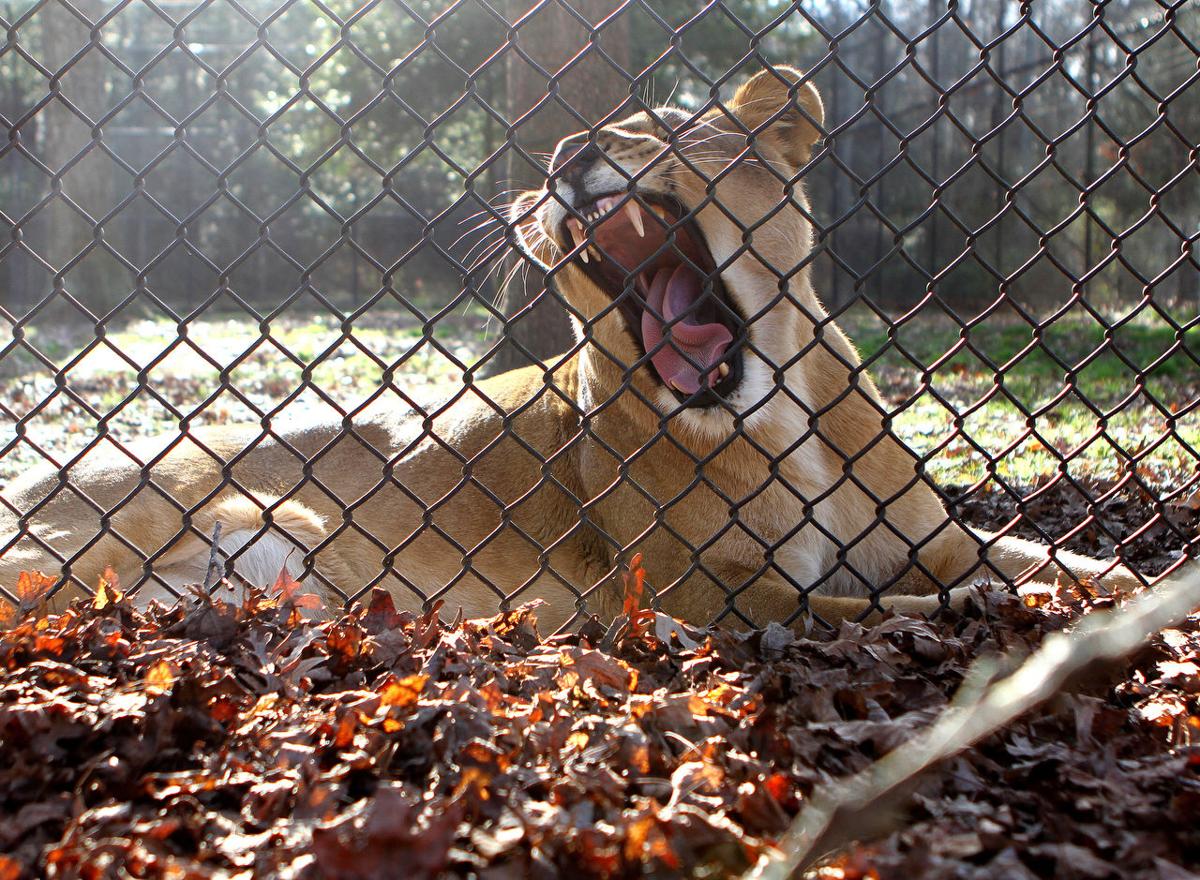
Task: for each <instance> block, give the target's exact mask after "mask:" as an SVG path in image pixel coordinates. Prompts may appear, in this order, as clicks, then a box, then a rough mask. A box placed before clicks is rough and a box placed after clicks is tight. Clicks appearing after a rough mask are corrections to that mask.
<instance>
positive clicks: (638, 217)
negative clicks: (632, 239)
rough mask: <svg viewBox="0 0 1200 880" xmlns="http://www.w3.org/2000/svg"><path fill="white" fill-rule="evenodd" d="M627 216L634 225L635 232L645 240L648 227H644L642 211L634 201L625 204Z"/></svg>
mask: <svg viewBox="0 0 1200 880" xmlns="http://www.w3.org/2000/svg"><path fill="white" fill-rule="evenodd" d="M625 215H626V216H627V217H628V218H629V222H630V223H632V224H633V228H634V230H636V231H637V234H638V238H645V237H646V227H645V226H643V225H642V209H641V208H639V207H638V206H637V203H636V202H635V201H634V200H633V199H630V200H629V201H627V202H626V203H625Z"/></svg>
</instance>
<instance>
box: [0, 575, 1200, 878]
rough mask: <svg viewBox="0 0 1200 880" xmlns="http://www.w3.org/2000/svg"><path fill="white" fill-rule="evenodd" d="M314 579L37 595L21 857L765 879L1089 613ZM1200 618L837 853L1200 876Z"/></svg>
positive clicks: (0, 641)
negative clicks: (814, 609)
mask: <svg viewBox="0 0 1200 880" xmlns="http://www.w3.org/2000/svg"><path fill="white" fill-rule="evenodd" d="M294 599H295V597H294V596H289V595H288V594H287V592H286V591H284V593H283V594H281V595H278V596H275V597H271V596H268V595H267V594H265V593H259V592H251V593H249V594H248V595H247V596H246V597H245V598H244V599H243V600H241V601H239V602H232V601H230V602H225V601H221V600H219V599H199V600H197V602H194V603H193V604H191V605H188V606H186V607H185V606H182V605H181V606H177V607H175V608H172V609H169V610H167V609H159V608H155V609H152V610H151V611H150V612H147V613H145V614H143V613H141V612H139V611H136V610H134V608H133V607H132V606H131V604H130V602H129V601H128V600H127V599H124V598H122V597H120V595H119V593H118V592H116V591H110V592H109V594H108V595H106V600H105V601H104V602H103V603H100V602H93V603H90V604H88V605H77V606H74V607H72V608H71V609H69V610H68V611H66V612H65V613H63V614H57V615H50V614H46V613H45V612H44V611H39V610H37V609H32V610H28V611H27V612H26V613H25V614H23V615H22V616H20V617H19V618H18V619H16V620H14V621H11V622H10V623H9V624H7V629H5V630H4V631H2V632H0V805H2V806H0V818H2V821H0V853H3V854H4V855H0V877H2V878H4V880H11V878H18V877H24V876H49V877H55V878H60V877H87V878H93V877H96V878H98V877H112V876H133V877H147V878H149V877H168V876H169V877H179V878H202V877H251V876H264V877H266V876H271V877H295V878H323V877H325V878H383V877H405V878H422V877H435V876H450V877H455V876H461V877H479V878H489V880H503V878H523V877H534V878H551V877H560V876H563V875H570V876H573V877H578V878H592V877H595V878H625V877H630V878H632V877H644V876H654V877H677V876H683V877H726V876H735V875H736V874H737V873H739V872H741V871H743V870H745V869H746V868H748V867H749V866H751V865H752V864H753V863H754V862H755V860H756V859H758V858H759V856H761V855H763V854H764V853H766V852H768V851H769V850H770V847H771V846H772V843H773V842H774V841H775V840H776V839H777V837H778V836H779V835H780V834H781V833H782V832H783V830H784V829H785V828H786V827H787V824H788V822H789V820H790V819H791V817H792V816H794V815H795V813H796V812H797V810H798V809H799V808H800V806H801V805H802V803H803V801H804V798H805V796H806V795H807V793H808V792H810V791H811V790H812V787H813V786H814V785H816V784H819V783H822V782H824V781H827V780H829V779H833V778H838V777H841V776H844V775H846V774H848V773H852V772H855V771H857V770H860V769H863V768H864V767H866V766H867V765H868V764H869V763H871V762H872V761H873V760H874V759H875V758H877V757H878V756H880V755H882V754H883V753H885V752H887V751H888V750H890V749H893V748H895V747H897V746H898V745H901V744H902V743H903V742H904V741H905V740H906V739H907V738H909V737H910V736H911V735H912V734H913V733H914V732H915V731H916V730H918V729H920V728H921V727H922V726H924V725H925V724H927V723H928V722H929V721H930V720H931V719H932V718H933V717H934V715H935V714H936V713H937V712H939V711H940V710H941V709H942V708H943V707H944V706H945V705H946V702H947V699H948V697H949V695H951V694H952V693H953V691H954V689H955V688H956V687H957V685H958V684H959V683H960V681H961V680H962V676H963V674H964V671H965V669H966V667H967V665H968V664H969V663H970V661H971V660H972V659H973V658H974V657H976V656H978V655H979V654H980V653H982V652H985V651H994V650H1012V649H1015V648H1021V647H1027V646H1030V645H1032V644H1034V643H1036V642H1037V640H1038V639H1039V638H1040V637H1041V635H1042V634H1043V633H1044V632H1045V631H1046V630H1048V629H1054V628H1059V627H1061V626H1064V625H1066V623H1067V622H1068V621H1069V620H1070V619H1071V617H1072V616H1073V615H1075V614H1077V613H1078V611H1079V608H1078V607H1077V606H1078V602H1077V601H1075V599H1074V598H1072V597H1066V598H1062V597H1060V598H1059V599H1056V600H1054V601H1050V602H1047V603H1045V604H1044V605H1043V606H1042V607H1030V606H1029V605H1028V604H1026V603H1024V602H1022V601H1020V600H1017V599H1015V598H1013V597H1009V596H1004V595H999V594H986V595H981V596H980V597H979V599H978V603H977V604H978V606H979V607H977V608H975V609H973V610H971V611H969V612H967V613H966V614H965V615H963V616H961V617H957V618H955V619H954V620H952V621H944V622H937V623H930V622H926V621H924V620H918V619H912V618H894V619H891V620H887V621H884V622H883V623H881V624H880V625H878V626H874V627H869V628H864V627H859V626H852V625H846V626H844V627H843V628H842V629H841V630H840V631H839V632H837V633H831V634H824V635H821V634H816V635H813V636H812V637H810V638H802V639H797V638H795V637H794V636H793V635H792V634H791V633H790V632H789V631H787V630H784V629H782V628H781V627H778V626H772V627H771V628H769V629H767V630H765V631H762V632H757V633H753V634H734V633H730V632H725V631H714V632H711V633H699V632H697V631H695V630H693V629H691V628H688V627H685V626H683V625H682V624H679V623H678V622H674V621H671V620H670V619H669V618H665V617H663V616H662V615H649V616H648V617H647V616H646V615H642V618H641V619H640V620H639V622H638V625H637V626H636V627H629V626H626V627H624V628H623V629H622V630H621V631H620V633H617V632H606V631H605V629H604V628H603V627H601V626H599V625H596V624H593V625H590V626H587V627H585V628H584V629H583V630H582V631H581V632H580V633H575V634H570V635H564V636H556V637H553V638H542V637H541V636H539V634H538V633H537V630H536V628H535V619H534V613H535V609H533V608H521V609H518V610H516V611H513V612H510V613H507V614H502V615H500V616H498V617H495V618H493V619H490V620H481V621H468V622H463V623H457V624H454V625H448V624H445V623H442V622H440V621H439V620H438V618H437V616H436V615H435V614H426V615H423V616H419V615H414V614H411V613H401V612H397V611H396V610H395V607H394V605H393V603H392V601H391V599H390V598H389V597H388V596H387V595H386V594H384V593H381V592H376V593H373V594H371V595H370V596H369V597H368V598H367V600H366V601H365V602H364V603H363V604H361V605H359V606H356V607H355V608H354V609H353V610H352V611H351V612H350V613H348V614H347V615H345V616H344V617H342V618H341V619H340V620H338V621H334V622H326V623H322V624H311V623H308V622H305V621H302V620H301V619H300V615H299V614H298V613H297V610H296V608H295V607H294V604H293V600H294ZM1198 633H1200V630H1198V629H1197V627H1196V626H1194V625H1193V624H1189V626H1188V627H1185V628H1181V629H1179V630H1175V631H1171V632H1168V633H1164V634H1162V635H1161V636H1160V637H1158V638H1157V639H1156V640H1155V641H1154V643H1153V644H1152V645H1150V646H1148V647H1147V649H1146V651H1145V652H1144V654H1143V656H1141V657H1139V658H1137V659H1136V661H1135V662H1134V663H1132V664H1131V665H1130V666H1129V667H1128V668H1122V669H1119V670H1115V671H1113V670H1106V674H1105V675H1106V677H1104V678H1103V679H1102V680H1097V681H1092V682H1085V683H1081V685H1080V688H1081V689H1080V690H1079V691H1078V692H1076V693H1073V694H1070V695H1067V696H1064V697H1063V698H1061V699H1060V700H1059V701H1058V702H1057V703H1056V704H1055V705H1053V706H1051V707H1049V708H1048V709H1046V710H1044V711H1042V712H1039V713H1038V714H1037V716H1036V717H1033V718H1030V719H1028V720H1026V721H1024V722H1022V723H1020V724H1018V725H1016V726H1014V727H1013V728H1012V729H1011V730H1009V731H1007V732H1005V733H1004V734H1003V735H1001V736H997V737H994V738H992V739H991V740H989V741H987V742H986V743H984V744H983V745H982V746H981V747H980V748H979V749H977V750H975V751H973V752H971V753H969V754H968V755H966V756H964V757H963V758H962V759H960V760H959V761H958V762H957V763H956V764H955V765H954V766H953V767H951V768H949V772H946V773H943V774H940V775H937V776H934V777H931V778H930V779H929V780H928V781H927V782H926V783H925V784H924V785H923V786H922V787H921V789H920V790H919V791H918V792H917V795H916V800H915V806H914V812H913V814H912V815H911V816H910V817H909V819H908V821H907V823H906V828H905V830H903V831H901V832H896V833H893V834H892V835H891V836H889V837H886V838H884V839H883V840H880V841H876V842H875V843H872V844H870V845H868V846H862V847H859V848H858V849H856V850H854V851H852V852H850V853H848V854H846V855H844V856H843V857H841V858H840V859H839V861H838V862H837V863H836V864H834V865H829V866H826V867H825V868H823V869H822V872H823V874H822V875H823V876H830V877H832V876H838V877H856V876H857V877H867V876H878V877H916V876H920V877H997V876H1005V877H1026V876H1054V875H1056V874H1057V875H1058V876H1073V877H1109V876H1138V877H1161V878H1171V880H1177V878H1182V877H1188V876H1191V875H1190V874H1188V873H1187V872H1186V871H1185V869H1184V868H1183V867H1179V866H1180V865H1194V864H1196V863H1197V862H1200V830H1198V829H1200V824H1198V823H1197V819H1200V815H1197V813H1198V810H1200V784H1198V777H1197V765H1198V764H1200V753H1198V752H1195V751H1193V750H1192V749H1191V741H1192V737H1193V735H1194V733H1195V732H1196V731H1197V730H1200V720H1198V716H1200V709H1198V707H1197V705H1196V693H1197V691H1198V690H1200V669H1198V667H1197V663H1200V659H1198V658H1200V634H1198ZM1114 683H1115V684H1114ZM1172 872H1174V873H1172Z"/></svg>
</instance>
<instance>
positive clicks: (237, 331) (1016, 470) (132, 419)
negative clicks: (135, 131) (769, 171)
mask: <svg viewBox="0 0 1200 880" xmlns="http://www.w3.org/2000/svg"><path fill="white" fill-rule="evenodd" d="M1147 311H1148V310H1142V313H1141V314H1140V315H1139V316H1138V317H1137V319H1135V320H1126V321H1123V322H1118V326H1116V327H1115V328H1114V329H1112V330H1106V329H1105V328H1104V327H1103V326H1101V325H1100V324H1099V323H1098V322H1097V321H1096V319H1095V318H1093V317H1091V316H1090V315H1086V314H1080V313H1072V314H1068V315H1064V316H1062V317H1060V318H1059V319H1058V320H1056V321H1054V322H1053V323H1051V324H1049V325H1048V326H1046V327H1045V328H1043V329H1042V330H1041V331H1040V332H1039V333H1037V334H1036V335H1035V331H1034V329H1033V328H1032V327H1031V326H1030V325H1029V324H1028V323H1026V322H1024V321H1021V320H1019V319H1016V318H1013V317H1012V316H996V317H993V318H990V319H988V320H987V321H986V322H984V323H981V324H979V325H977V326H975V327H972V328H970V329H969V330H967V331H964V330H963V329H962V328H961V327H959V326H958V325H956V324H954V323H953V322H952V321H950V320H949V319H946V318H942V319H940V320H939V319H934V318H930V317H928V316H927V315H921V316H920V318H919V319H916V320H909V321H907V322H905V323H902V324H900V325H899V326H898V327H897V328H896V329H895V330H894V331H893V332H892V333H891V334H890V335H889V334H888V332H887V330H886V328H885V327H884V326H883V325H882V323H881V321H880V320H879V318H878V317H877V316H875V315H873V314H871V313H869V312H867V311H866V310H865V309H862V308H859V309H857V310H855V311H852V312H850V313H848V314H847V315H846V316H844V317H843V318H842V319H840V323H841V324H842V326H843V327H844V328H845V329H846V331H847V332H848V333H849V334H850V336H851V338H852V339H854V340H855V342H856V343H857V344H858V346H859V349H860V351H861V352H862V353H863V356H864V358H865V359H866V360H867V361H868V363H869V367H868V369H869V371H870V373H871V374H872V376H874V377H875V379H876V381H877V382H878V383H879V385H880V389H881V390H882V391H883V393H884V396H885V398H886V399H887V401H888V403H889V405H890V406H891V407H892V412H893V416H894V425H895V428H896V430H897V431H898V432H899V433H900V435H901V436H902V437H903V438H904V439H905V440H906V442H907V443H908V444H909V445H910V446H911V447H912V448H913V449H914V450H915V451H916V452H918V453H919V454H921V455H922V456H925V457H926V458H927V461H928V468H929V470H930V471H931V472H932V473H933V474H934V476H935V477H936V478H937V479H939V480H940V481H942V482H943V483H946V484H952V483H953V484H962V483H968V482H975V481H978V480H981V479H983V478H985V477H987V476H989V474H990V473H991V472H992V471H994V473H995V474H996V475H999V476H1001V477H1004V478H1006V479H1009V480H1012V481H1014V482H1017V483H1019V484H1023V485H1029V484H1033V483H1036V482H1038V481H1039V480H1040V479H1041V478H1043V477H1044V476H1045V475H1047V474H1051V473H1055V472H1057V471H1059V470H1060V469H1063V468H1067V469H1068V470H1069V471H1070V472H1071V473H1073V474H1076V475H1079V476H1084V475H1090V476H1101V477H1107V476H1114V475H1117V474H1118V473H1119V472H1120V471H1121V470H1122V469H1123V468H1125V467H1127V466H1128V465H1127V462H1128V459H1129V457H1130V456H1138V461H1139V467H1141V468H1142V469H1143V473H1145V474H1147V475H1150V474H1152V475H1153V477H1154V479H1155V481H1156V482H1159V483H1160V484H1163V485H1179V484H1180V483H1182V482H1183V481H1185V480H1186V479H1187V477H1189V476H1190V475H1192V474H1194V473H1195V471H1196V467H1197V456H1196V453H1195V452H1194V451H1193V450H1197V449H1200V417H1198V416H1197V414H1196V413H1195V412H1193V411H1191V410H1190V409H1189V406H1194V402H1195V401H1196V400H1197V397H1198V396H1200V367H1198V366H1197V359H1198V358H1200V326H1196V321H1195V319H1194V318H1193V319H1192V324H1191V326H1189V327H1188V328H1187V329H1186V330H1183V331H1177V330H1176V329H1175V328H1174V327H1173V326H1171V324H1170V323H1168V321H1167V320H1166V319H1165V318H1162V317H1157V318H1153V319H1152V318H1151V317H1150V316H1148V315H1147V314H1146V312H1147ZM1180 323H1181V322H1180ZM484 330H485V321H484V319H483V317H482V316H481V315H480V314H477V313H466V314H463V313H460V312H455V313H453V314H450V315H448V316H446V317H445V318H444V319H442V320H439V321H438V322H437V323H436V324H435V326H434V333H435V336H434V338H433V339H432V340H427V339H425V338H424V336H423V332H424V328H423V325H422V323H421V322H420V321H419V320H418V319H417V318H416V317H414V316H413V315H412V314H411V313H409V312H406V311H402V310H399V309H396V310H383V309H379V310H375V311H372V312H370V313H368V314H366V315H364V316H362V318H361V319H360V320H358V321H357V322H356V323H355V325H354V328H353V339H348V338H347V337H346V335H345V333H344V332H343V329H342V327H341V324H340V322H339V321H337V320H336V319H335V318H333V317H331V316H329V315H325V314H315V315H304V314H300V315H295V316H291V315H289V316H283V317H279V318H276V319H275V320H273V321H272V322H271V325H270V328H269V331H270V332H269V334H267V335H264V334H263V333H262V332H261V330H260V328H259V327H258V325H257V323H256V322H254V321H252V320H249V319H248V318H247V317H246V316H244V315H242V316H212V317H209V318H206V319H204V320H196V321H192V322H190V323H189V324H188V325H187V328H186V331H187V332H186V339H185V340H183V341H181V342H180V341H177V337H178V328H177V326H176V325H175V323H173V322H171V321H167V320H149V319H141V320H135V321H132V322H129V323H127V324H125V325H123V326H119V327H112V328H109V330H108V331H107V334H106V336H105V337H104V338H103V339H97V337H96V336H95V334H94V332H92V331H91V330H90V329H89V328H79V327H70V326H52V327H49V328H31V330H30V335H29V337H28V342H29V344H30V345H31V346H32V347H33V348H35V349H36V350H37V351H38V352H40V353H41V354H42V355H43V356H44V357H45V358H47V359H48V360H50V361H51V362H53V364H54V365H55V368H54V369H51V368H48V367H46V366H45V365H44V364H42V363H41V362H40V360H39V359H38V358H37V357H35V356H34V355H33V354H32V353H31V352H30V351H29V350H27V349H25V348H24V347H22V346H16V347H13V348H10V349H9V351H8V353H7V354H6V355H4V356H3V357H0V404H2V405H0V486H2V485H3V484H4V483H6V482H8V481H9V480H10V479H12V478H13V477H14V476H15V475H16V474H18V473H21V472H22V471H24V470H27V469H28V468H29V467H31V466H33V465H35V464H41V463H51V464H55V463H59V462H62V461H65V460H68V459H69V457H70V456H71V455H73V454H76V453H78V452H79V451H80V450H82V449H83V448H85V446H86V445H87V443H89V442H91V441H92V440H94V438H95V437H96V435H97V431H98V426H99V424H100V421H101V420H102V419H103V420H104V423H105V425H106V426H107V429H108V431H109V433H110V435H111V436H112V437H113V438H114V439H116V440H119V441H121V442H128V441H130V440H134V439H140V438H143V437H146V436H150V435H155V434H162V433H169V432H174V431H177V430H178V429H179V427H180V424H181V422H183V421H186V422H187V424H189V425H191V426H198V425H206V424H221V423H229V422H239V421H251V422H257V421H258V420H259V419H260V418H261V413H272V412H274V411H276V410H277V409H279V408H280V407H282V410H280V411H279V413H278V414H277V415H275V416H274V417H273V418H274V421H275V424H276V425H277V426H280V427H284V426H286V425H287V423H288V421H289V420H292V419H298V418H306V417H311V416H312V415H313V414H314V413H324V414H326V415H330V416H336V415H338V410H339V408H340V409H342V410H347V411H350V410H354V409H356V408H358V407H362V406H364V405H365V404H366V402H367V401H368V400H369V399H371V398H372V397H373V396H374V395H376V394H377V392H378V390H379V388H380V387H381V385H385V384H387V380H388V377H389V376H393V377H394V378H393V383H392V386H390V387H389V388H388V390H386V391H385V392H384V400H385V402H386V400H387V398H388V397H389V396H390V397H392V398H394V399H396V400H398V401H399V402H403V401H404V400H405V399H406V398H412V399H417V400H433V399H436V398H437V397H439V396H441V395H443V394H446V393H448V392H451V391H453V390H454V389H455V388H457V387H458V385H459V384H460V383H461V382H462V372H463V368H464V366H469V365H471V364H472V363H474V362H475V360H476V359H477V358H478V357H479V356H480V355H481V354H482V353H483V352H485V351H486V350H487V349H488V347H489V345H490V339H489V337H488V336H487V335H486V334H485V332H484ZM993 365H995V366H993ZM68 368H69V369H68ZM996 368H1000V369H1001V371H1002V377H1001V379H1000V380H999V381H996V379H995V369H996ZM64 369H65V370H66V371H65V373H63V374H62V376H61V378H60V377H59V376H58V375H56V371H57V370H64ZM223 370H224V371H227V372H228V378H229V385H230V388H229V389H226V390H222V387H221V374H222V371H223ZM141 371H145V373H146V379H147V381H146V383H145V385H144V386H141V385H139V382H138V379H139V372H141ZM297 388H303V389H304V390H303V391H302V392H301V393H299V394H298V395H296V389H297ZM1064 389H1065V390H1064ZM210 397H211V398H213V399H212V401H211V402H210V403H208V404H207V405H203V406H202V404H203V403H204V402H205V401H208V400H209V398H210ZM285 404H286V406H285ZM1027 413H1029V414H1031V415H1027ZM19 420H22V421H19ZM18 428H19V430H18ZM19 433H20V436H18V434H19ZM989 458H991V459H993V460H994V461H995V465H994V467H991V468H989V464H988V459H989ZM1064 462H1065V463H1064Z"/></svg>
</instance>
